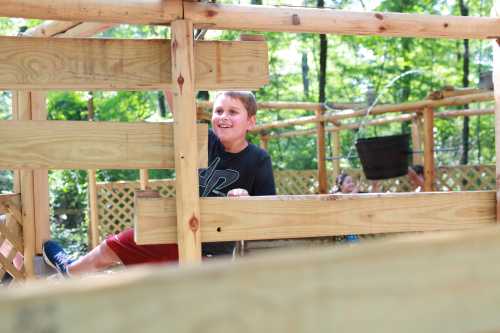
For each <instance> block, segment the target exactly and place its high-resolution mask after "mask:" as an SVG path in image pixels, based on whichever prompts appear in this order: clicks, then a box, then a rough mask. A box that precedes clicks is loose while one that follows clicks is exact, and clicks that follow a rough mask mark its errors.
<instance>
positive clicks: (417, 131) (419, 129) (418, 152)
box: [411, 113, 424, 165]
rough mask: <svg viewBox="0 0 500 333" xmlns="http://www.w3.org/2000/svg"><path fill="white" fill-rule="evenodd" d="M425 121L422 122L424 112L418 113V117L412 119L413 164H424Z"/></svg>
mask: <svg viewBox="0 0 500 333" xmlns="http://www.w3.org/2000/svg"><path fill="white" fill-rule="evenodd" d="M423 134H424V133H423V122H422V114H421V113H417V114H416V117H415V118H413V119H412V120H411V141H412V150H413V154H412V155H413V156H412V161H413V164H419V165H423V161H424V159H423V156H424V154H423V151H422V147H423V145H422V144H423V142H422V141H423V140H422V137H423Z"/></svg>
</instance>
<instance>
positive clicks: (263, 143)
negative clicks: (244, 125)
mask: <svg viewBox="0 0 500 333" xmlns="http://www.w3.org/2000/svg"><path fill="white" fill-rule="evenodd" d="M268 144H269V137H268V136H267V135H266V134H261V135H260V148H262V149H264V150H265V151H267V147H268Z"/></svg>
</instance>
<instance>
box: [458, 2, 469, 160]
mask: <svg viewBox="0 0 500 333" xmlns="http://www.w3.org/2000/svg"><path fill="white" fill-rule="evenodd" d="M459 4H460V15H462V16H469V8H467V6H466V5H465V3H464V0H460V1H459ZM469 64H470V59H469V40H468V39H464V56H463V66H462V69H463V78H462V84H463V86H464V88H465V87H468V86H469ZM463 107H464V109H467V108H468V107H469V106H468V105H464V106H463ZM462 145H463V150H462V158H461V159H460V164H467V163H468V162H469V117H464V121H463V128H462Z"/></svg>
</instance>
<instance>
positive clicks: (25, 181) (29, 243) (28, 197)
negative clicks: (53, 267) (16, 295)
mask: <svg viewBox="0 0 500 333" xmlns="http://www.w3.org/2000/svg"><path fill="white" fill-rule="evenodd" d="M13 98H15V99H16V102H15V103H13V109H12V119H14V120H12V121H9V123H11V124H12V123H18V122H23V123H31V120H30V119H31V117H32V113H31V94H30V92H28V91H18V92H16V93H15V94H13ZM7 132H8V131H7ZM0 135H2V134H0ZM17 140H18V142H23V141H24V140H25V138H24V137H20V138H18V139H17ZM0 142H1V145H2V150H3V148H4V146H5V145H6V143H7V142H8V139H2V140H0ZM5 152H6V154H8V153H7V150H6V151H5ZM21 152H23V153H25V152H24V151H23V150H18V151H17V152H16V153H15V154H14V156H17V157H18V158H19V154H20V153H21ZM4 169H18V168H17V167H12V168H11V167H5V168H4ZM14 190H15V191H19V193H20V194H21V212H22V221H21V223H22V228H23V229H22V231H23V244H24V251H23V256H24V267H25V270H26V277H28V278H33V277H34V276H35V267H34V261H33V260H34V256H35V251H36V236H35V233H36V227H35V202H34V200H35V198H34V182H33V171H32V170H19V171H18V173H16V179H14Z"/></svg>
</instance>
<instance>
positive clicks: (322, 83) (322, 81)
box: [318, 0, 328, 103]
mask: <svg viewBox="0 0 500 333" xmlns="http://www.w3.org/2000/svg"><path fill="white" fill-rule="evenodd" d="M324 7H325V1H324V0H318V8H324ZM327 51H328V40H327V39H326V35H325V34H321V35H319V80H318V81H319V102H320V103H324V102H325V98H326V93H325V90H326V55H327Z"/></svg>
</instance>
